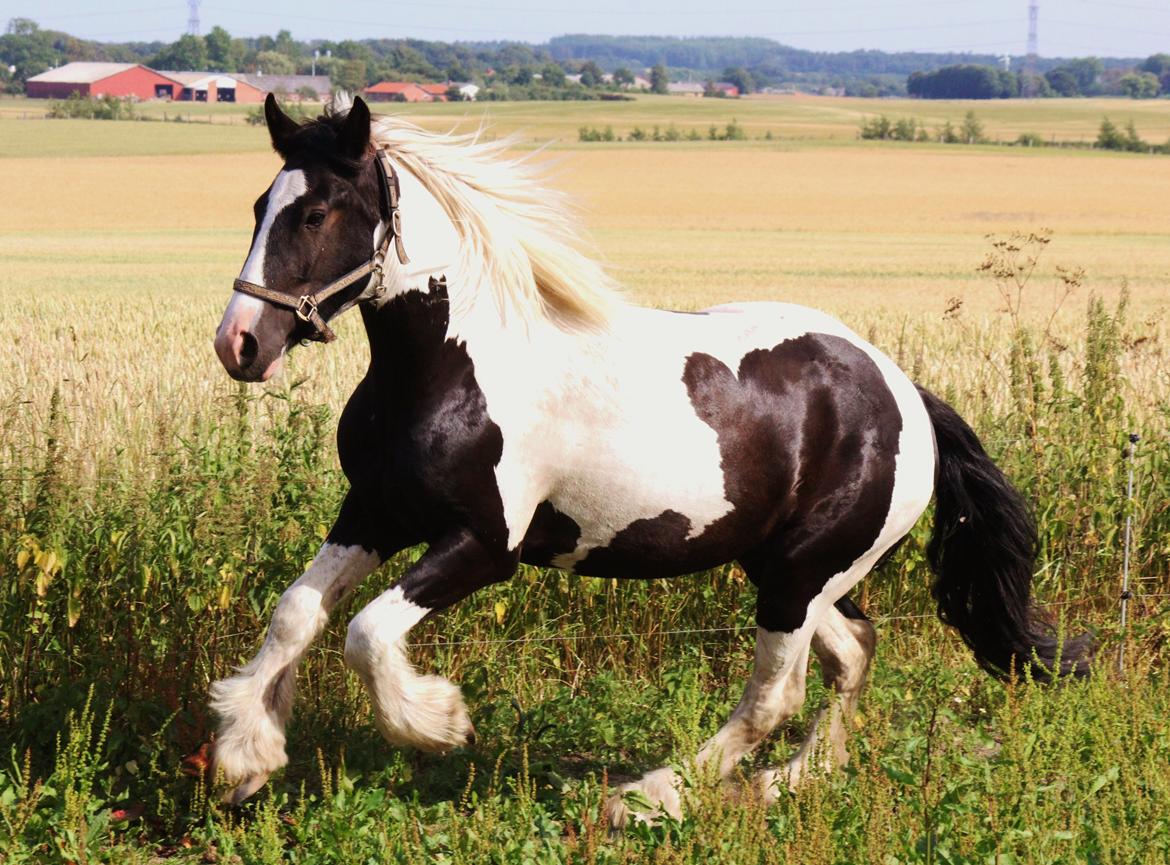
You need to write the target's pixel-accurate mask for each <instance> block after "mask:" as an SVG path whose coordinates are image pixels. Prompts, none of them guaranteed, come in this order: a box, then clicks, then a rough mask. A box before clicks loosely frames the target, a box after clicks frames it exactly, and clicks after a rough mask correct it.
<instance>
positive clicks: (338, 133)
mask: <svg viewBox="0 0 1170 865" xmlns="http://www.w3.org/2000/svg"><path fill="white" fill-rule="evenodd" d="M264 116H265V118H266V119H267V121H268V130H269V132H270V133H271V135H272V146H273V147H274V148H275V149H276V152H277V153H278V154H280V156H281V158H282V159H283V160H284V167H283V168H282V170H281V171H280V173H279V174H277V175H276V179H275V180H273V181H272V185H271V186H269V187H268V189H267V191H266V192H264V194H263V195H261V196H260V197H259V198H258V199H256V204H255V206H254V208H253V209H254V211H255V214H256V227H255V230H254V231H253V233H252V248H251V250H250V251H249V253H248V258H247V260H246V261H245V262H244V267H243V270H242V271H240V278H239V279H238V280H237V281H236V291H235V293H234V294H233V295H232V299H231V302H230V303H229V304H228V307H227V309H226V310H225V311H224V314H223V321H221V322H220V325H219V330H218V331H216V334H215V351H216V353H217V354H218V355H219V359H220V360H221V361H222V362H223V365H224V367H225V368H226V369H227V371H228V373H229V374H230V375H231V376H232V378H236V379H239V380H241V381H264V380H266V379H268V378H270V377H271V376H272V375H274V374H275V373H276V372H278V371H279V370H280V367H281V364H282V362H283V359H284V354H285V352H286V351H287V350H288V349H289V348H291V347H292V346H293V345H295V344H296V343H297V342H299V341H300V340H303V339H323V338H324V339H330V338H332V332H331V331H329V329H328V327H327V326H325V321H326V320H327V319H329V318H330V317H332V316H334V315H336V314H337V313H338V312H340V311H341V310H343V309H345V308H348V307H349V306H351V305H352V304H354V303H355V302H357V301H358V300H359V299H361V298H362V297H363V296H365V294H366V293H367V292H369V291H371V290H375V289H376V288H377V287H378V285H379V284H380V280H381V273H380V270H379V269H376V268H373V265H374V264H375V262H376V263H378V264H379V265H380V262H381V255H384V254H385V251H386V242H383V241H384V237H385V234H386V231H387V228H388V223H389V217H390V214H389V213H388V212H387V206H386V201H387V188H388V184H387V182H386V181H385V180H384V179H380V177H379V172H380V169H379V168H378V167H377V164H376V163H377V160H376V159H375V155H374V149H373V147H372V146H371V141H370V112H369V109H368V108H367V107H366V105H365V103H364V102H362V100H361V99H355V100H354V103H353V107H352V108H351V109H350V111H349V112H348V114H346V115H344V116H338V115H331V116H326V117H322V118H320V119H318V120H314V121H310V122H308V123H305V124H303V125H302V124H298V123H296V122H295V121H294V120H292V119H291V118H289V117H288V115H286V114H285V113H284V112H283V111H281V109H280V106H279V105H277V103H276V100H275V99H274V98H273V97H272V96H271V95H269V96H268V99H267V101H266V102H265V103H264ZM395 203H396V199H395ZM387 240H388V239H387ZM364 265H370V266H371V268H373V269H372V270H366V271H365V272H358V274H357V277H356V278H355V279H354V280H353V281H352V282H351V283H348V284H345V285H340V284H339V283H338V280H340V279H341V278H342V277H344V276H346V275H347V274H351V271H355V269H356V270H360V269H361V268H362V267H363V266H364ZM326 295H328V296H326Z"/></svg>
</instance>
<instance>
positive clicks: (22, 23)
mask: <svg viewBox="0 0 1170 865" xmlns="http://www.w3.org/2000/svg"><path fill="white" fill-rule="evenodd" d="M59 60H60V55H59V54H58V53H57V50H56V48H55V47H54V44H53V38H52V35H51V34H49V33H48V32H46V31H44V30H41V29H40V27H38V26H37V23H36V22H35V21H32V20H31V19H28V18H13V19H12V20H11V21H9V22H8V32H7V33H5V34H4V35H3V36H0V63H3V64H4V66H6V67H7V66H13V67H15V69H14V70H13V71H12V78H13V83H14V85H15V86H16V89H17V90H20V89H23V88H22V87H21V85H23V83H24V82H25V81H26V80H27V79H29V78H31V77H32V76H34V75H40V74H41V73H42V72H44V71H45V70H47V69H51V68H52V67H53V66H56V65H57V63H58V62H59Z"/></svg>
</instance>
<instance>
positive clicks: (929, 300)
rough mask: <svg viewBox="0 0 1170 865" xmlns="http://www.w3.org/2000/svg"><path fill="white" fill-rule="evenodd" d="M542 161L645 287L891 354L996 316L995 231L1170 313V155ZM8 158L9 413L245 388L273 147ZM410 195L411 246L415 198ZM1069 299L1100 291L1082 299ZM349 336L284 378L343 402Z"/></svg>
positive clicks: (669, 300)
mask: <svg viewBox="0 0 1170 865" xmlns="http://www.w3.org/2000/svg"><path fill="white" fill-rule="evenodd" d="M540 109H541V110H543V111H544V112H545V113H546V114H556V113H557V112H559V111H560V110H561V109H560V107H559V106H556V107H555V111H554V109H550V108H549V107H548V106H541V107H540ZM525 110H529V111H531V110H534V109H533V108H532V107H531V106H525ZM822 110H823V109H822ZM558 116H559V114H558ZM61 123H65V122H64V121H61ZM66 125H69V124H66ZM12 126H21V127H23V126H24V124H21V123H19V122H16V121H11V122H5V121H0V140H3V136H4V135H5V134H7V131H9V130H10V129H11V127H12ZM28 126H29V127H34V126H36V127H41V128H45V129H49V128H51V129H58V128H65V127H57V126H51V124H50V123H49V122H47V121H46V122H45V123H44V126H43V127H42V126H41V124H39V123H37V124H34V123H32V122H29V123H28ZM82 126H84V128H85V130H86V133H85V135H80V134H79V135H77V136H75V137H76V146H77V148H79V149H81V150H82V152H85V148H86V147H87V146H88V145H87V144H86V142H87V141H90V142H91V143H92V139H90V138H89V136H90V135H91V133H92V134H95V135H96V134H101V135H106V136H118V135H120V136H122V137H123V138H125V139H127V140H128V141H130V140H134V139H136V137H137V136H139V135H140V134H141V130H144V129H145V130H147V132H148V133H149V132H151V131H152V130H154V129H156V128H161V129H166V130H167V132H168V134H169V133H170V131H171V130H172V129H177V130H180V131H182V132H183V133H184V134H187V133H194V132H196V131H197V127H195V126H183V127H179V126H178V125H174V126H166V127H164V126H163V125H162V124H157V125H156V124H130V123H109V122H105V123H102V122H90V123H88V124H84V123H83V124H82ZM204 129H209V128H208V127H204ZM236 131H238V132H243V131H244V130H236ZM249 132H256V133H257V134H262V133H260V132H259V131H258V130H249ZM168 140H169V139H168ZM106 143H107V144H108V143H109V142H108V141H107V142H106ZM260 144H261V145H263V144H264V142H263V138H260ZM172 145H173V142H171V143H166V144H165V148H170V147H171V146H172ZM145 146H147V144H143V143H142V142H141V141H139V142H138V143H136V144H134V145H133V146H130V147H129V151H130V152H134V148H135V147H145ZM160 146H162V145H160ZM165 148H164V149H165ZM541 158H549V159H552V160H554V161H556V164H555V165H553V166H551V167H552V170H553V171H554V182H556V183H558V184H560V185H563V186H564V187H566V188H567V189H569V190H570V191H572V192H573V193H575V194H576V195H577V196H578V197H579V198H580V199H581V201H582V203H583V205H584V213H585V217H586V222H587V224H588V226H589V227H590V229H591V230H592V232H593V235H594V237H595V239H596V241H597V246H598V253H599V254H600V255H601V256H603V257H604V258H605V259H606V260H607V261H608V262H609V263H610V264H611V265H612V266H613V268H614V269H615V270H616V272H617V274H618V275H619V277H620V278H621V279H622V280H623V281H624V282H625V283H626V284H627V285H628V286H629V287H630V291H631V296H632V298H633V299H635V300H636V301H638V302H642V303H646V304H652V305H657V306H666V307H674V308H683V309H694V308H698V307H702V306H705V305H709V304H712V303H716V302H720V301H725V300H731V299H783V300H790V301H795V302H801V303H807V304H810V305H815V306H818V307H822V308H827V309H829V310H831V311H833V312H835V313H837V314H839V315H842V316H843V317H844V318H845V319H846V320H847V321H849V322H850V323H851V324H853V325H854V326H855V327H857V328H858V329H859V330H861V331H862V332H863V333H867V334H870V335H872V336H873V337H874V338H876V339H877V340H878V341H879V343H882V344H884V345H885V347H887V348H889V349H890V350H894V349H895V347H896V346H895V345H894V344H893V343H894V341H896V340H902V339H903V338H904V336H903V335H904V334H905V333H907V332H909V331H913V332H915V333H917V334H918V336H917V337H916V339H918V341H919V342H920V343H921V344H929V345H932V346H933V347H934V348H937V349H939V351H938V352H937V353H936V351H935V350H934V349H932V350H930V351H927V352H926V353H925V355H926V356H925V357H922V358H920V360H919V361H918V362H919V363H922V364H926V365H927V368H929V367H930V366H931V365H933V364H945V363H947V362H949V361H950V360H951V359H952V358H953V357H954V353H955V352H956V351H957V352H963V351H967V352H969V353H970V352H971V350H970V349H969V348H966V349H965V348H964V347H963V346H962V340H961V339H959V337H958V335H957V333H956V332H955V330H954V328H953V327H952V328H948V327H947V326H945V325H944V323H943V322H942V312H943V310H944V308H945V307H946V304H947V301H948V298H950V297H952V296H962V297H964V298H965V300H966V309H967V310H968V311H969V314H970V315H972V316H973V319H972V320H980V321H983V320H984V317H986V318H985V324H986V327H987V328H988V329H989V330H990V331H994V330H995V329H996V327H997V326H998V324H997V322H998V319H997V318H996V317H995V316H994V310H995V308H996V306H997V304H998V301H997V299H996V296H995V294H994V292H993V291H992V290H991V289H990V286H989V285H988V284H987V283H986V280H985V279H983V278H981V277H978V276H977V275H976V272H975V268H976V266H977V265H978V263H979V262H980V260H981V258H982V256H983V254H984V252H985V250H986V241H985V239H984V235H985V234H987V233H989V232H1002V231H1005V230H1010V229H1015V228H1020V229H1034V228H1038V227H1040V226H1049V227H1051V228H1053V229H1054V230H1055V232H1056V242H1055V243H1054V245H1053V248H1052V250H1051V251H1050V255H1049V259H1050V262H1051V263H1063V264H1067V265H1079V266H1082V267H1084V268H1085V270H1086V271H1087V274H1088V279H1087V287H1088V288H1091V289H1093V290H1096V291H1098V292H1100V293H1104V294H1106V295H1107V296H1110V295H1115V294H1116V292H1117V291H1118V289H1119V287H1120V286H1121V284H1122V283H1123V282H1128V284H1129V286H1130V289H1131V291H1132V293H1133V299H1134V304H1133V305H1134V308H1135V310H1136V312H1137V315H1138V317H1140V318H1143V319H1147V318H1148V319H1151V320H1152V321H1154V322H1156V320H1157V319H1159V318H1160V317H1161V316H1163V315H1164V312H1165V309H1166V304H1167V299H1166V298H1167V295H1166V288H1167V282H1168V275H1170V242H1167V240H1166V237H1167V236H1170V210H1168V209H1167V208H1166V207H1165V204H1164V200H1163V195H1162V194H1161V191H1162V190H1164V189H1166V188H1168V187H1170V159H1160V158H1155V157H1130V156H1107V155H1102V154H1091V153H1071V152H1020V151H1014V150H1013V151H1004V150H1001V149H980V148H975V149H972V148H959V147H950V148H934V147H914V146H901V147H900V146H889V145H887V146H864V147H862V146H848V147H831V146H823V147H813V148H803V149H798V150H787V151H786V150H782V149H764V148H756V147H747V148H744V147H738V146H723V147H720V148H712V147H702V148H697V149H696V148H686V147H673V148H672V147H654V146H651V145H643V146H641V147H636V148H635V147H621V148H610V149H606V148H594V149H583V150H577V151H572V152H566V153H556V154H550V155H548V156H546V157H541ZM0 165H3V167H4V171H5V178H6V183H5V193H6V207H5V208H3V210H0V257H2V258H3V260H4V263H5V266H4V267H3V269H0V292H3V293H4V296H5V297H6V298H10V299H11V298H19V299H20V300H19V302H16V303H9V304H7V305H6V307H5V309H4V312H3V313H2V314H0V318H2V319H3V321H4V324H5V330H6V332H8V333H10V334H13V337H12V339H13V341H14V343H15V347H16V350H15V351H10V352H7V353H5V355H4V357H3V359H0V381H2V382H6V383H9V386H8V387H5V388H3V389H0V401H3V403H4V404H8V405H17V404H24V405H26V406H30V407H35V408H30V410H29V411H28V412H20V413H18V414H17V415H16V418H18V419H17V420H14V421H13V422H14V423H19V424H21V425H23V426H24V430H23V432H24V435H25V436H26V438H25V439H24V441H28V442H32V441H35V440H37V438H38V436H39V435H40V432H39V431H40V430H43V428H44V425H43V420H44V419H43V418H41V417H39V414H40V413H42V412H43V411H45V410H46V407H47V405H48V398H47V396H48V393H49V392H50V391H51V390H52V388H53V387H55V386H59V387H61V388H62V389H63V395H64V396H65V397H66V402H67V405H68V406H69V407H70V416H71V417H72V418H74V422H73V424H72V425H71V426H70V428H69V430H68V434H69V435H70V436H72V437H73V439H74V443H75V444H77V445H78V446H84V443H86V442H89V443H91V446H92V447H96V448H99V449H109V448H116V447H122V446H124V444H125V443H126V442H127V441H138V442H142V443H143V445H144V446H145V443H146V442H148V441H149V439H150V435H149V430H150V428H151V427H152V425H153V423H154V420H153V417H154V415H155V413H156V412H158V411H159V410H165V409H163V408H162V407H165V406H172V405H173V406H181V407H182V409H181V410H182V411H187V410H194V409H196V408H205V407H206V406H209V405H215V404H217V400H221V399H225V398H227V397H228V396H229V395H230V394H231V393H232V386H231V384H230V382H229V381H228V380H227V378H226V377H225V376H224V375H223V374H222V370H221V369H220V367H219V364H218V362H217V361H216V359H215V357H214V354H213V352H212V350H211V337H212V333H213V331H214V328H215V325H216V323H217V322H218V320H219V316H220V313H221V311H222V308H223V305H224V303H225V302H226V300H227V297H228V293H229V286H230V281H231V279H232V278H233V277H234V276H235V274H236V273H237V272H238V269H239V266H240V263H241V262H242V260H243V258H244V256H245V254H246V251H247V245H248V242H249V238H250V234H251V227H252V225H251V218H252V217H251V204H252V201H253V200H254V198H255V196H257V195H258V194H259V193H260V192H261V191H262V190H263V189H264V187H265V185H266V184H267V183H268V182H269V180H270V179H271V177H272V176H273V174H274V172H275V171H276V169H277V167H278V163H277V160H276V158H275V157H274V156H273V155H272V154H271V153H268V152H265V151H264V150H263V149H260V150H257V151H256V152H244V153H217V154H197V155H153V156H141V155H139V156H135V157H134V158H126V157H119V156H75V157H74V158H69V159H55V158H47V157H37V158H33V157H23V158H9V159H5V160H2V161H0ZM405 209H406V232H407V237H408V242H409V232H410V221H409V202H407V203H406V204H405ZM1047 284H1048V283H1047V282H1041V286H1042V287H1043V286H1046V285H1047ZM1046 308H1047V304H1046V303H1045V302H1044V298H1043V297H1041V298H1039V299H1038V301H1037V302H1035V303H1034V309H1035V311H1036V312H1037V313H1039V312H1042V311H1043V310H1045V309H1046ZM1070 308H1072V309H1075V310H1077V311H1078V312H1079V310H1081V309H1083V298H1077V299H1074V302H1073V304H1070ZM907 329H909V331H908V330H907ZM1151 329H1152V331H1151V332H1153V330H1156V329H1157V325H1156V324H1152V325H1151ZM341 333H342V334H343V335H344V336H347V337H349V338H348V339H344V340H343V341H342V342H341V343H340V344H338V345H337V346H333V347H331V348H330V349H329V350H328V351H320V350H307V351H300V352H297V353H295V355H294V360H295V362H294V365H293V374H292V375H290V376H289V377H288V379H287V381H291V380H294V377H295V376H297V375H308V376H309V378H310V381H309V383H308V385H307V387H308V388H309V393H310V394H311V396H312V398H314V399H317V400H319V401H321V402H325V403H328V404H330V405H331V406H333V407H334V408H335V409H336V408H338V407H340V405H341V404H342V402H343V400H344V398H345V397H346V395H347V394H348V393H349V391H350V390H351V389H352V386H353V384H354V382H355V381H356V380H357V378H358V377H359V376H360V374H361V371H362V369H363V368H364V355H365V349H364V344H363V340H362V339H361V336H360V334H359V333H358V332H357V327H356V321H353V320H346V321H343V322H342V323H341ZM948 334H949V335H948ZM944 345H945V346H946V348H945V349H943V348H942V347H943V346H944ZM919 354H920V355H921V354H922V352H921V351H919ZM971 356H974V355H973V353H972V354H971ZM957 375H959V370H958V369H956V371H955V373H954V374H953V375H952V376H948V377H946V380H954V377H955V376H957ZM1151 387H1154V386H1153V385H1151ZM1159 387H1161V385H1158V386H1157V387H1154V390H1153V391H1149V392H1151V393H1152V392H1157V391H1158V388H1159ZM4 446H5V447H9V448H11V447H14V446H19V445H18V444H17V443H16V442H15V441H14V440H11V439H10V440H8V441H6V442H5V444H4Z"/></svg>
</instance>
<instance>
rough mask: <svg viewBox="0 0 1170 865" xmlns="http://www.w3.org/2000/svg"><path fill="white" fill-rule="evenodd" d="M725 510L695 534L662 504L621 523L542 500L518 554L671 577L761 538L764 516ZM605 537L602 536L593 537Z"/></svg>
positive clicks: (595, 573) (591, 571)
mask: <svg viewBox="0 0 1170 865" xmlns="http://www.w3.org/2000/svg"><path fill="white" fill-rule="evenodd" d="M743 517H744V515H743V514H735V513H732V512H728V513H726V514H725V515H724V516H723V517H721V518H720V519H718V520H716V521H715V522H713V523H709V524H707V525H706V526H705V528H704V530H703V531H701V532H700V533H698V534H696V533H695V531H694V528H695V525H694V523H693V521H692V519H691V518H690V517H688V516H687V515H686V514H684V513H682V512H681V511H678V510H674V509H671V508H665V509H663V510H662V511H661V512H659V513H658V514H656V515H655V516H653V517H646V518H640V519H637V520H634V521H632V522H630V523H628V524H627V525H625V526H622V527H614V526H612V525H590V524H589V522H588V521H587V520H586V519H584V518H580V517H579V519H582V522H584V523H585V524H584V525H581V524H579V523H578V520H577V519H574V518H573V517H572V516H569V515H568V514H565V513H563V512H561V511H559V510H557V509H556V508H555V507H554V506H553V505H552V504H551V503H550V502H544V503H543V504H542V505H541V506H540V507H539V508H538V509H537V511H536V514H535V516H534V518H533V520H532V524H531V526H530V528H529V530H528V534H527V535H526V536H525V538H524V545H523V548H522V550H521V558H522V559H523V561H525V562H526V563H528V564H533V565H545V566H547V565H552V566H555V567H560V568H564V569H565V570H571V571H574V572H576V573H579V574H584V575H587V576H591V577H619V578H652V577H670V576H677V575H679V574H688V573H693V572H695V571H701V570H705V569H707V568H711V567H714V566H716V565H720V564H723V563H724V562H727V561H730V560H731V559H734V558H735V557H736V556H737V555H738V554H740V553H742V552H743V551H744V549H745V548H748V547H750V546H751V545H753V542H758V541H759V540H762V538H763V535H764V526H765V525H766V523H767V520H760V519H755V518H753V519H752V520H750V523H752V524H754V525H746V526H745V525H742V523H743V522H744V520H743ZM599 538H606V540H604V541H600V540H597V539H599Z"/></svg>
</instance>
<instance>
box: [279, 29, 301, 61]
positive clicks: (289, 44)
mask: <svg viewBox="0 0 1170 865" xmlns="http://www.w3.org/2000/svg"><path fill="white" fill-rule="evenodd" d="M272 50H273V51H279V52H280V53H281V54H283V55H284V56H285V57H288V58H291V59H292V60H293V62H294V64H295V62H296V59H297V58H298V57H300V56H301V49H300V46H298V45H297V43H296V42H295V41H294V40H293V38H292V34H291V33H289V32H288V31H287V30H281V31H280V32H279V33H277V34H276V44H275V45H273V46H272Z"/></svg>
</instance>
